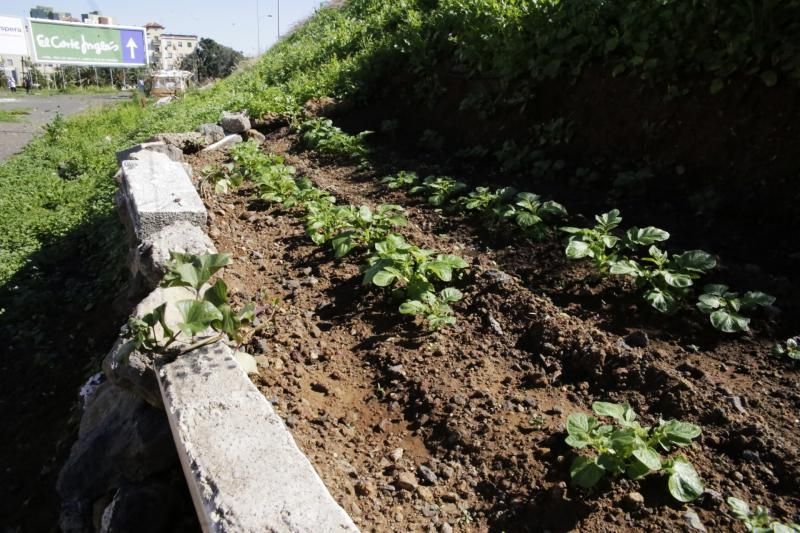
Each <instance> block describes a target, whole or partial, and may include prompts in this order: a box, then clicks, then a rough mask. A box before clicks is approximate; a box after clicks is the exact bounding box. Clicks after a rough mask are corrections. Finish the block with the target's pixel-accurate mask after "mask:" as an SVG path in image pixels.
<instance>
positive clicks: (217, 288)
mask: <svg viewBox="0 0 800 533" xmlns="http://www.w3.org/2000/svg"><path fill="white" fill-rule="evenodd" d="M203 299H204V300H206V301H208V302H211V303H212V304H214V305H215V306H217V307H219V306H221V305H225V304H227V303H228V286H227V285H226V284H225V282H224V281H222V280H221V279H218V280H217V281H216V282H215V283H214V285H212V286H211V288H209V289H208V290H207V291H206V292H205V294H204V295H203Z"/></svg>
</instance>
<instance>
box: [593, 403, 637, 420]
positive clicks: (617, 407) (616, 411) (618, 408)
mask: <svg viewBox="0 0 800 533" xmlns="http://www.w3.org/2000/svg"><path fill="white" fill-rule="evenodd" d="M626 409H630V407H629V406H627V405H623V404H619V403H611V402H594V403H593V404H592V411H594V413H595V414H596V415H598V416H610V417H611V418H613V419H614V420H624V419H625V411H626Z"/></svg>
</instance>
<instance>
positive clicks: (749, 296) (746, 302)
mask: <svg viewBox="0 0 800 533" xmlns="http://www.w3.org/2000/svg"><path fill="white" fill-rule="evenodd" d="M773 303H775V297H774V296H772V295H770V294H767V293H765V292H761V291H748V292H746V293H744V297H743V298H742V306H744V307H753V306H756V305H760V306H762V307H766V306H768V305H772V304H773Z"/></svg>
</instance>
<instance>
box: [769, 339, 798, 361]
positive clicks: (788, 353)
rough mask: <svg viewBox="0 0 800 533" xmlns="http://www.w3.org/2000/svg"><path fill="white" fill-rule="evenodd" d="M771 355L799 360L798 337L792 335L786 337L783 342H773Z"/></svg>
mask: <svg viewBox="0 0 800 533" xmlns="http://www.w3.org/2000/svg"><path fill="white" fill-rule="evenodd" d="M772 355H776V356H778V357H788V358H789V359H794V360H795V361H800V337H792V338H791V339H786V341H785V342H779V343H777V344H775V346H774V347H773V348H772Z"/></svg>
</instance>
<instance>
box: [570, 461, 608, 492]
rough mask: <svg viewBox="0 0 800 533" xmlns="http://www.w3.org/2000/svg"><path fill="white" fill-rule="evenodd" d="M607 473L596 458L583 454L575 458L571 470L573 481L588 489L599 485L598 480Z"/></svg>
mask: <svg viewBox="0 0 800 533" xmlns="http://www.w3.org/2000/svg"><path fill="white" fill-rule="evenodd" d="M605 473H606V472H605V470H604V469H603V468H602V467H601V466H600V465H598V464H597V462H596V460H595V459H592V458H590V457H583V456H578V457H576V458H575V460H574V461H573V462H572V467H571V468H570V471H569V475H570V477H571V478H572V482H573V483H575V484H576V485H578V486H579V487H583V488H586V489H588V488H591V487H594V486H595V485H597V482H598V481H600V480H601V479H602V478H603V476H604V475H605Z"/></svg>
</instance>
